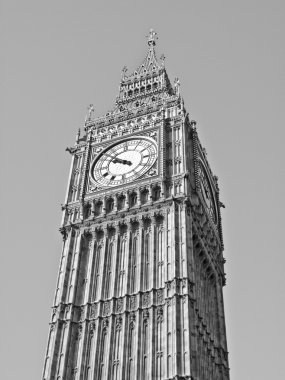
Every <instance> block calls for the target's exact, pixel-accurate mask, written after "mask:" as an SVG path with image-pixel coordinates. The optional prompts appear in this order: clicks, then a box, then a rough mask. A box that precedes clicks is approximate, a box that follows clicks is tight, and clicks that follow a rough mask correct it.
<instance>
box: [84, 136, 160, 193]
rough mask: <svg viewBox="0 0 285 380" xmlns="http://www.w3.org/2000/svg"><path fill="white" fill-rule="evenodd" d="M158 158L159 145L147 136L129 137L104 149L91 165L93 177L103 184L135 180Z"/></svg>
mask: <svg viewBox="0 0 285 380" xmlns="http://www.w3.org/2000/svg"><path fill="white" fill-rule="evenodd" d="M156 159H157V147H156V144H155V142H154V141H153V140H151V139H146V138H139V137H137V138H133V139H127V140H125V141H123V142H120V143H118V144H116V145H113V146H111V147H110V148H107V149H106V150H104V151H103V152H102V153H101V154H100V155H99V156H98V157H97V158H96V160H95V161H94V163H93V165H92V167H91V177H92V179H93V180H94V181H95V182H96V183H98V184H100V185H103V186H118V185H121V184H124V183H129V182H133V181H134V180H136V179H137V178H139V177H140V176H142V175H143V174H144V173H146V172H147V171H148V170H149V169H150V168H151V167H152V166H153V164H154V163H155V161H156Z"/></svg>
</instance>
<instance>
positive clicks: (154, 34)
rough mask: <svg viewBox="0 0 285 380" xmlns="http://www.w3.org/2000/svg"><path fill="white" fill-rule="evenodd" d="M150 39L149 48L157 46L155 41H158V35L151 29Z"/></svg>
mask: <svg viewBox="0 0 285 380" xmlns="http://www.w3.org/2000/svg"><path fill="white" fill-rule="evenodd" d="M147 37H148V41H147V43H148V45H149V46H155V44H156V43H155V41H156V40H157V39H158V37H157V33H156V32H155V31H154V30H153V29H150V31H149V35H148V36H147Z"/></svg>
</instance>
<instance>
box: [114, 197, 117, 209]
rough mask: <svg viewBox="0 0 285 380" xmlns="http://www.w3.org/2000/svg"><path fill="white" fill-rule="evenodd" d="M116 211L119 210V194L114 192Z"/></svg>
mask: <svg viewBox="0 0 285 380" xmlns="http://www.w3.org/2000/svg"><path fill="white" fill-rule="evenodd" d="M114 211H115V212H117V211H118V194H114Z"/></svg>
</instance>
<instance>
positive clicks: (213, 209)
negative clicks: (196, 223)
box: [198, 159, 218, 224]
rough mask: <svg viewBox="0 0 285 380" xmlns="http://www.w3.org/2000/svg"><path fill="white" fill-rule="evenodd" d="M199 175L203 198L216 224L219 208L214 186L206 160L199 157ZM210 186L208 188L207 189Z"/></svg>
mask: <svg viewBox="0 0 285 380" xmlns="http://www.w3.org/2000/svg"><path fill="white" fill-rule="evenodd" d="M198 167H199V168H198V177H199V188H200V193H201V196H202V199H203V201H204V203H205V205H206V207H207V210H208V212H209V214H210V216H211V218H212V220H213V222H214V223H215V224H217V223H218V210H217V204H216V199H215V196H214V191H213V187H212V185H211V181H210V178H209V175H208V171H207V169H206V167H205V165H204V162H203V161H202V160H201V159H199V161H198ZM204 182H206V183H204ZM207 188H208V189H207Z"/></svg>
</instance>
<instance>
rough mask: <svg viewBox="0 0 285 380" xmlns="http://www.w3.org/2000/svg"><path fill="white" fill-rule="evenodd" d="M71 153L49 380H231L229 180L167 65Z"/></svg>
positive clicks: (135, 75) (126, 88) (95, 123)
mask: <svg viewBox="0 0 285 380" xmlns="http://www.w3.org/2000/svg"><path fill="white" fill-rule="evenodd" d="M156 40H157V36H156V33H155V32H154V31H153V30H151V31H150V33H149V36H148V40H147V42H148V47H147V53H146V56H145V59H144V60H143V62H142V63H141V65H140V66H139V67H138V68H137V69H136V70H135V71H133V72H131V73H128V71H127V69H126V68H124V69H123V71H122V76H121V81H120V90H119V95H118V97H117V98H116V101H115V105H114V107H113V109H112V110H111V111H110V112H108V113H107V114H106V115H104V116H102V117H95V116H94V108H93V106H90V107H89V112H88V114H87V117H86V120H85V124H84V132H83V133H80V132H78V133H77V136H76V141H75V144H74V146H72V147H69V148H67V150H68V151H69V153H70V154H71V169H70V175H69V180H68V188H67V195H66V199H65V203H64V205H63V207H62V211H63V217H62V225H61V228H60V231H61V233H62V236H63V246H62V252H61V258H60V266H59V273H58V280H57V285H56V292H55V297H54V302H53V307H52V316H51V321H50V330H49V336H48V345H47V352H46V358H45V364H44V370H43V377H42V379H44V380H54V379H56V380H72V379H74V380H134V379H136V380H147V379H148V380H151V379H159V380H166V379H167V380H170V379H177V380H178V379H191V380H228V379H229V366H228V352H227V341H226V329H225V316H224V305H223V286H224V285H225V274H224V262H225V260H224V258H223V249H224V247H223V237H222V226H221V214H220V207H221V206H222V203H221V202H220V200H219V187H218V179H217V177H216V176H215V175H213V173H212V171H211V168H210V165H209V162H208V159H207V156H206V153H205V149H204V148H203V147H202V145H201V143H200V140H199V137H198V133H197V127H196V122H195V121H194V120H191V118H190V116H189V114H188V113H187V111H186V109H185V105H184V101H183V98H182V96H181V93H180V83H179V80H178V79H175V80H174V83H171V81H170V80H169V78H168V76H167V72H166V69H165V62H164V57H162V58H161V59H160V60H158V59H157V57H156V51H155V49H156Z"/></svg>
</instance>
